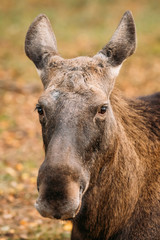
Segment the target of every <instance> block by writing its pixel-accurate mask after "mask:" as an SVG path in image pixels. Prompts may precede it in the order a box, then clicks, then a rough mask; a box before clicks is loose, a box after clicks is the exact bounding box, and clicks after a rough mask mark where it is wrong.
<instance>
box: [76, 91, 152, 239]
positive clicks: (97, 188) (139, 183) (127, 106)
mask: <svg viewBox="0 0 160 240" xmlns="http://www.w3.org/2000/svg"><path fill="white" fill-rule="evenodd" d="M111 104H112V108H113V112H114V115H115V119H116V123H117V130H116V133H115V134H114V136H113V139H111V142H110V147H109V151H106V153H105V154H103V157H102V154H100V155H99V157H97V159H96V168H95V167H93V168H94V169H96V170H95V171H94V172H93V176H92V179H91V184H90V188H89V189H88V192H87V193H86V196H84V202H85V203H84V208H83V209H82V212H83V213H82V219H83V214H84V216H85V221H84V224H85V226H83V227H84V229H86V231H87V226H89V227H90V232H92V233H94V234H95V236H97V239H100V236H101V234H102V236H104V235H105V236H108V238H109V237H110V236H111V235H112V234H113V233H115V232H117V231H118V230H119V229H121V228H123V226H124V225H125V224H126V223H127V222H128V220H129V219H130V217H131V215H132V214H133V212H134V210H135V207H136V205H137V203H138V198H139V196H140V194H141V189H142V187H143V185H144V184H145V183H144V174H145V172H146V169H147V167H148V165H149V164H150V163H149V162H147V161H145V162H144V161H143V160H144V159H146V157H147V155H148V150H146V149H147V148H146V145H147V144H152V142H150V143H149V142H148V137H147V134H144V121H145V119H143V118H142V117H141V116H140V115H139V114H138V109H137V107H138V108H139V105H140V104H139V100H135V101H133V102H129V101H127V100H126V99H124V98H123V97H122V96H121V93H120V92H118V91H117V90H114V92H113V93H112V96H111ZM131 105H132V106H131ZM136 106H137V107H136ZM146 132H147V130H146ZM111 146H112V147H111ZM97 163H99V165H98V164H97ZM95 183H96V184H95ZM91 203H92V204H91ZM97 209H98V210H97ZM101 211H103V212H104V214H103V216H104V219H102V214H101V213H100V212H101ZM92 214H96V215H97V217H95V218H94V219H92V221H93V222H92V223H91V222H87V215H88V216H90V215H92ZM106 216H107V217H106ZM80 218H81V216H80ZM89 221H91V218H90V219H89ZM97 221H99V222H100V224H97ZM97 225H98V226H101V227H99V229H97V227H96V226H97ZM106 226H108V228H106ZM104 229H105V231H106V232H105V233H104ZM88 237H89V236H88ZM108 238H106V239H108ZM95 239H96V238H95Z"/></svg>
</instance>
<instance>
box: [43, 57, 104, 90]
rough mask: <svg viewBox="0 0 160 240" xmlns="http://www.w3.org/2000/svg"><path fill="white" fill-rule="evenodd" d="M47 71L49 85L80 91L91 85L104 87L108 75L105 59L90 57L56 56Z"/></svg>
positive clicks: (87, 88)
mask: <svg viewBox="0 0 160 240" xmlns="http://www.w3.org/2000/svg"><path fill="white" fill-rule="evenodd" d="M46 71H47V73H46V77H47V78H48V79H47V81H49V84H48V87H51V86H54V87H55V88H59V89H60V88H61V90H63V91H70V92H79V93H83V92H84V91H87V90H89V89H90V87H91V86H92V87H98V88H102V89H103V88H104V77H106V75H107V67H106V66H105V62H104V61H103V59H96V58H95V59H94V58H90V57H78V58H74V59H63V58H61V57H58V56H54V57H52V58H51V60H50V62H49V64H48V67H47V69H46Z"/></svg>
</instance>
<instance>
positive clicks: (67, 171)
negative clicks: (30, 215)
mask: <svg viewBox="0 0 160 240" xmlns="http://www.w3.org/2000/svg"><path fill="white" fill-rule="evenodd" d="M88 182H89V177H88V174H87V173H86V172H85V171H84V170H83V168H82V167H81V166H80V165H79V164H74V165H73V164H72V166H71V165H68V164H56V166H52V165H50V164H47V162H46V161H44V163H43V164H42V166H41V168H40V170H39V175H38V181H37V185H38V190H39V197H38V199H37V201H36V203H35V207H36V209H37V210H38V212H39V213H40V214H41V215H42V216H43V217H48V218H56V219H62V220H68V219H73V218H74V217H75V216H76V215H77V214H78V212H79V211H80V208H81V202H82V197H83V194H84V192H85V191H86V190H87V187H88Z"/></svg>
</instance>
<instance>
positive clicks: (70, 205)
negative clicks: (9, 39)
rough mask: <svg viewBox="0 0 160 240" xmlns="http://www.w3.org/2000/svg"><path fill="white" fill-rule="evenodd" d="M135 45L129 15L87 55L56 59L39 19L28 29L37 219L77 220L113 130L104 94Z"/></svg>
mask: <svg viewBox="0 0 160 240" xmlns="http://www.w3.org/2000/svg"><path fill="white" fill-rule="evenodd" d="M135 47H136V34H135V25H134V20H133V17H132V14H131V12H130V11H127V12H126V13H125V14H124V15H123V17H122V19H121V21H120V23H119V26H118V28H117V29H116V31H115V33H114V34H113V36H112V38H111V40H110V41H109V42H108V44H107V45H106V46H105V47H103V48H102V50H100V51H99V52H98V53H97V54H96V55H94V56H93V57H84V56H81V57H76V58H73V59H64V58H62V57H61V56H60V55H59V54H58V50H57V43H56V38H55V35H54V33H53V31H52V28H51V25H50V22H49V20H48V18H47V17H46V16H45V15H39V16H38V17H37V18H36V19H35V20H34V22H33V23H32V24H31V26H30V27H29V30H28V32H27V35H26V40H25V51H26V54H27V56H28V57H29V58H30V59H31V60H32V61H33V62H34V64H35V66H36V68H37V71H38V73H39V76H40V78H41V80H42V83H43V86H44V92H43V93H42V95H41V96H40V98H39V100H38V103H37V105H36V109H37V112H38V113H39V120H40V123H41V126H42V135H43V142H44V147H45V160H44V162H43V163H42V165H41V167H40V169H39V174H38V180H37V186H38V191H39V197H38V199H37V202H36V208H37V210H38V211H39V212H40V214H41V215H42V216H44V217H49V218H57V219H63V220H67V219H73V218H74V217H75V216H77V215H78V214H79V213H80V211H81V209H82V205H83V201H84V199H85V195H86V194H87V191H89V190H90V188H92V187H93V185H94V184H95V183H96V181H97V179H98V174H99V173H100V171H101V169H102V168H103V166H104V164H107V161H108V162H109V158H107V154H108V152H109V150H110V149H112V148H113V144H114V143H113V142H114V141H113V139H114V136H115V135H116V132H117V123H116V119H115V116H114V111H113V108H112V104H111V101H110V96H111V94H112V90H113V88H114V83H115V78H116V77H117V75H118V73H119V70H120V68H121V66H122V63H123V61H124V60H125V59H126V58H127V57H129V56H130V55H132V54H133V52H134V51H135Z"/></svg>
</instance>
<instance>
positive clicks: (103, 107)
mask: <svg viewBox="0 0 160 240" xmlns="http://www.w3.org/2000/svg"><path fill="white" fill-rule="evenodd" d="M107 108H108V106H107V105H103V106H101V108H100V110H99V113H100V114H104V113H105V112H106V111H107Z"/></svg>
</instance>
